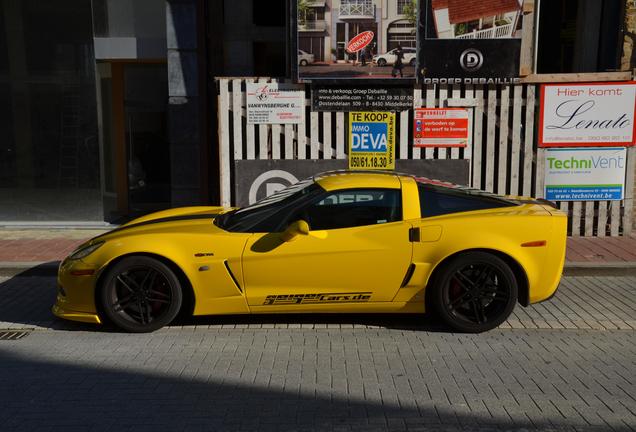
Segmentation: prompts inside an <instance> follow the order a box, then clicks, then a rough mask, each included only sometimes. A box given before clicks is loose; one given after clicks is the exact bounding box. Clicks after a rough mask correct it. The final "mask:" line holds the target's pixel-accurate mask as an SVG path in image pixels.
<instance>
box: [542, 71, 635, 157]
mask: <svg viewBox="0 0 636 432" xmlns="http://www.w3.org/2000/svg"><path fill="white" fill-rule="evenodd" d="M635 105H636V82H626V83H601V84H546V85H543V86H541V114H540V119H539V146H540V147H585V146H593V147H598V146H632V145H634V135H635V134H634V131H635V130H636V123H635V122H634V107H635Z"/></svg>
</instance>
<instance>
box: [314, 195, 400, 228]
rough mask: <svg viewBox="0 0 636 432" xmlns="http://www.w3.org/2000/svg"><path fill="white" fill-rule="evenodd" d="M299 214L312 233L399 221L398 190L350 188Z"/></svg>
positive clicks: (329, 196) (323, 199) (327, 197)
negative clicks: (314, 231)
mask: <svg viewBox="0 0 636 432" xmlns="http://www.w3.org/2000/svg"><path fill="white" fill-rule="evenodd" d="M303 213H304V214H303V215H302V216H303V217H305V218H306V220H307V223H309V227H310V229H312V230H326V229H338V228H351V227H356V226H363V225H377V224H383V223H388V222H395V221H399V220H401V219H402V204H401V202H400V191H399V190H398V189H352V190H344V191H338V192H333V193H330V194H328V195H327V196H325V197H323V198H322V199H321V200H320V201H318V202H316V203H314V204H312V205H310V206H309V207H307V208H306V209H305V211H304V212H303Z"/></svg>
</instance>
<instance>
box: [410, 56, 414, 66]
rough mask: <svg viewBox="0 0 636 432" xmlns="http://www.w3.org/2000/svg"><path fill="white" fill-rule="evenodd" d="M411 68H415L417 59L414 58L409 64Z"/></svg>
mask: <svg viewBox="0 0 636 432" xmlns="http://www.w3.org/2000/svg"><path fill="white" fill-rule="evenodd" d="M409 66H415V59H414V58H412V59H411V61H410V62H409Z"/></svg>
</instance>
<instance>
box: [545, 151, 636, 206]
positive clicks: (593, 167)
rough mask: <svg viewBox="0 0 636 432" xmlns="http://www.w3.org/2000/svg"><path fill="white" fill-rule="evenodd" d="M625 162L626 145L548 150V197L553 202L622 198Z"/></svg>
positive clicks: (546, 191) (546, 162) (615, 199)
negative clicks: (622, 146)
mask: <svg viewBox="0 0 636 432" xmlns="http://www.w3.org/2000/svg"><path fill="white" fill-rule="evenodd" d="M626 165H627V150H626V149H625V148H620V147H603V148H571V149H547V150H546V156H545V198H546V199H548V200H551V201H618V200H622V199H623V198H624V189H625V166H626Z"/></svg>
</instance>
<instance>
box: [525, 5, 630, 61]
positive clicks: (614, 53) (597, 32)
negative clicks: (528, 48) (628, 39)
mask: <svg viewBox="0 0 636 432" xmlns="http://www.w3.org/2000/svg"><path fill="white" fill-rule="evenodd" d="M624 5H625V2H621V1H619V0H594V1H589V0H549V1H548V0H544V1H541V2H540V6H539V17H538V26H539V41H538V43H537V73H576V72H605V71H614V70H619V69H620V67H621V66H620V55H621V50H622V46H623V36H622V34H621V27H622V26H623V18H622V16H623V13H624V8H625V6H624Z"/></svg>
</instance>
